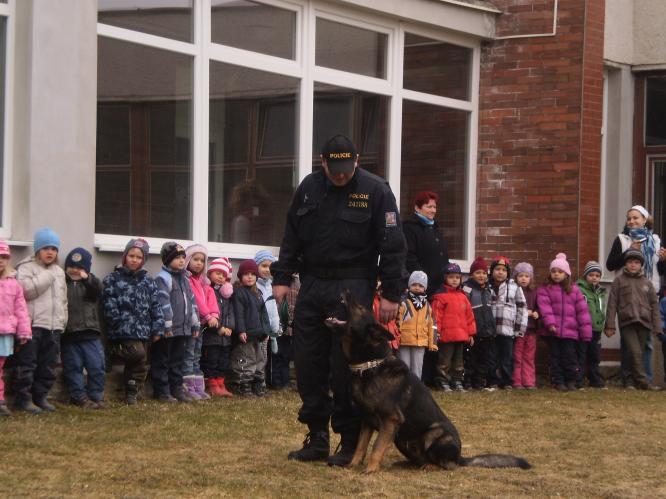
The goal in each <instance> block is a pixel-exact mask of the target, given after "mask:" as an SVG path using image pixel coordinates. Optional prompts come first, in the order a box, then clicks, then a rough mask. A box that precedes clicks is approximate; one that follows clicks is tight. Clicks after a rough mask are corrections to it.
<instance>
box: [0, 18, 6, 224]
mask: <svg viewBox="0 0 666 499" xmlns="http://www.w3.org/2000/svg"><path fill="white" fill-rule="evenodd" d="M6 52H7V18H6V17H2V18H0V225H2V222H3V216H4V214H3V211H2V204H3V199H2V191H3V188H4V178H5V174H4V171H5V166H4V156H5V154H4V151H5V65H6V57H7V54H6Z"/></svg>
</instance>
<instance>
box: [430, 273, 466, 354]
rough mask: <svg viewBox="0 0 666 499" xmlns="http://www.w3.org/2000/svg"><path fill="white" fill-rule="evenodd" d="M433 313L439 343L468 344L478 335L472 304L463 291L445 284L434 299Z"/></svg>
mask: <svg viewBox="0 0 666 499" xmlns="http://www.w3.org/2000/svg"><path fill="white" fill-rule="evenodd" d="M432 313H433V315H434V317H435V322H436V323H437V331H439V341H440V342H443V343H452V342H457V341H464V342H466V343H467V342H468V341H469V338H470V336H474V335H475V334H476V322H474V313H473V312H472V304H471V303H470V302H469V300H468V299H467V296H465V293H463V291H462V290H461V289H454V288H452V287H450V286H447V285H446V284H444V285H443V286H442V287H441V288H439V289H438V290H437V291H436V292H435V295H434V296H433V298H432Z"/></svg>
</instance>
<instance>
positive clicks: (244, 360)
mask: <svg viewBox="0 0 666 499" xmlns="http://www.w3.org/2000/svg"><path fill="white" fill-rule="evenodd" d="M258 273H259V269H258V268H257V264H256V262H255V261H254V260H244V261H243V262H242V263H241V264H240V267H239V268H238V274H237V275H238V279H239V280H238V281H237V282H236V287H235V289H234V294H233V297H232V302H233V305H234V315H235V317H236V333H235V338H234V339H235V345H234V346H233V348H232V350H231V370H232V380H231V383H230V388H231V389H232V391H234V392H236V393H237V394H239V395H243V396H247V395H251V394H252V393H254V394H255V395H256V396H258V397H263V396H264V395H266V383H265V378H264V369H263V366H264V365H265V364H266V358H265V356H264V353H263V350H262V347H261V344H262V342H263V341H265V340H266V338H268V335H269V334H270V332H271V326H270V320H269V318H268V312H267V311H266V305H265V304H264V300H263V298H262V296H261V292H260V291H259V290H258V289H257V275H258Z"/></svg>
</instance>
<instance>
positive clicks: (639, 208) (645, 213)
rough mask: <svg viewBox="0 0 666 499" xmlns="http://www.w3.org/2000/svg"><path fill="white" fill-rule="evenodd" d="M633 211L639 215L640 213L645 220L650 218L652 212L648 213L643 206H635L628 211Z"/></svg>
mask: <svg viewBox="0 0 666 499" xmlns="http://www.w3.org/2000/svg"><path fill="white" fill-rule="evenodd" d="M631 210H634V211H637V212H638V213H640V214H641V215H643V216H644V217H645V218H648V217H649V216H650V212H649V211H647V210H646V209H645V208H644V207H643V206H641V205H640V204H635V205H633V206H632V207H631V208H629V209H628V210H627V211H631Z"/></svg>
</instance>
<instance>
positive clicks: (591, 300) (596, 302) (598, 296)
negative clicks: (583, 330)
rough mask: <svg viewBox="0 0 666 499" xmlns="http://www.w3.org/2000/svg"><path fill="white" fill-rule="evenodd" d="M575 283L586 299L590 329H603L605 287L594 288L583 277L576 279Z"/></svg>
mask: <svg viewBox="0 0 666 499" xmlns="http://www.w3.org/2000/svg"><path fill="white" fill-rule="evenodd" d="M576 284H578V288H579V289H580V292H581V293H583V296H584V297H585V301H587V308H588V310H589V311H590V319H592V331H597V332H600V331H603V330H604V324H605V323H606V298H607V296H606V295H607V291H606V288H604V287H603V286H597V287H596V288H594V287H592V284H590V283H589V282H587V281H586V280H585V279H578V282H577V283H576Z"/></svg>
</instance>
